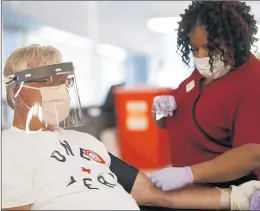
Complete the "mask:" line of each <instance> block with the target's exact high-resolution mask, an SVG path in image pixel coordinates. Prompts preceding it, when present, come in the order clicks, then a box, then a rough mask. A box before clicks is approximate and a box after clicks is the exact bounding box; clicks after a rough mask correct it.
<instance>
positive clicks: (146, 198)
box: [131, 172, 166, 206]
mask: <svg viewBox="0 0 260 211" xmlns="http://www.w3.org/2000/svg"><path fill="white" fill-rule="evenodd" d="M131 195H132V196H133V198H134V199H135V200H136V202H137V204H138V205H139V206H165V205H166V204H164V203H163V200H164V198H163V191H161V190H160V189H158V188H157V187H155V186H154V185H153V184H152V183H151V181H150V180H149V178H148V177H147V176H146V175H145V174H143V173H142V172H139V173H138V175H137V177H136V180H135V183H134V186H133V189H132V191H131Z"/></svg>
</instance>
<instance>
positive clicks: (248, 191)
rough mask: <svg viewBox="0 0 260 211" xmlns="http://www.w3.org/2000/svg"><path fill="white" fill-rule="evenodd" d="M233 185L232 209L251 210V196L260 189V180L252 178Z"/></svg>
mask: <svg viewBox="0 0 260 211" xmlns="http://www.w3.org/2000/svg"><path fill="white" fill-rule="evenodd" d="M231 187H232V191H231V195H230V198H231V210H250V198H251V197H252V196H253V195H254V193H255V192H256V191H257V190H260V181H256V180H252V181H250V182H247V183H244V184H242V185H239V186H231Z"/></svg>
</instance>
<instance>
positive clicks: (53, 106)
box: [23, 85, 70, 126]
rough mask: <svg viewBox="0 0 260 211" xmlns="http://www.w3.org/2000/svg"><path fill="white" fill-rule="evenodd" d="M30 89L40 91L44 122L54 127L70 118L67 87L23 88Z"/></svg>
mask: <svg viewBox="0 0 260 211" xmlns="http://www.w3.org/2000/svg"><path fill="white" fill-rule="evenodd" d="M23 87H26V88H29V89H36V90H39V91H40V93H41V96H42V108H41V109H42V115H41V118H42V120H43V121H44V122H45V123H47V124H51V125H54V126H57V125H59V123H60V122H62V121H63V120H65V119H66V118H67V117H68V116H69V110H70V95H69V93H68V90H67V88H66V86H65V85H60V86H52V87H42V88H36V87H31V86H25V85H24V86H23Z"/></svg>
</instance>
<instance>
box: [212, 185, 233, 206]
mask: <svg viewBox="0 0 260 211" xmlns="http://www.w3.org/2000/svg"><path fill="white" fill-rule="evenodd" d="M215 188H216V189H218V190H220V193H221V195H220V209H227V207H228V208H229V207H231V197H230V193H228V192H226V191H224V190H222V189H221V188H218V187H215Z"/></svg>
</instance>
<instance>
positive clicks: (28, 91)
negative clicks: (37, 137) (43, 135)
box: [4, 63, 84, 130]
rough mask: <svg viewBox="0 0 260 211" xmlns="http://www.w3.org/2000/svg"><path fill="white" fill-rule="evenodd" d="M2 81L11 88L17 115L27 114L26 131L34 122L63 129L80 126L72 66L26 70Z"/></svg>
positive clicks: (48, 66)
mask: <svg viewBox="0 0 260 211" xmlns="http://www.w3.org/2000/svg"><path fill="white" fill-rule="evenodd" d="M4 82H5V85H6V86H7V87H10V86H12V93H11V94H12V99H13V103H14V106H15V109H16V110H17V112H18V114H19V115H20V116H22V117H24V115H25V113H26V115H27V116H26V117H24V118H25V119H26V128H25V129H26V130H30V128H32V125H37V123H38V125H39V123H40V124H41V125H42V124H43V125H44V126H45V127H46V128H48V126H60V127H62V128H65V129H66V128H71V127H77V126H80V125H83V124H84V120H83V115H82V112H81V105H80V100H79V96H78V89H77V84H76V79H75V74H74V68H73V64H72V63H60V64H53V65H46V66H41V67H36V68H32V69H26V70H24V71H21V72H17V73H15V74H13V75H10V76H7V77H5V80H4ZM33 123H34V124H33Z"/></svg>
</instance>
